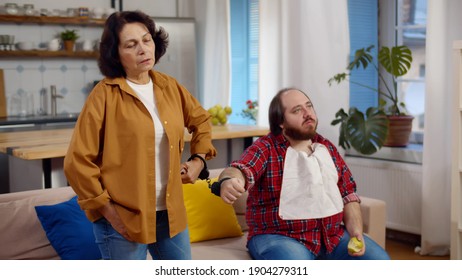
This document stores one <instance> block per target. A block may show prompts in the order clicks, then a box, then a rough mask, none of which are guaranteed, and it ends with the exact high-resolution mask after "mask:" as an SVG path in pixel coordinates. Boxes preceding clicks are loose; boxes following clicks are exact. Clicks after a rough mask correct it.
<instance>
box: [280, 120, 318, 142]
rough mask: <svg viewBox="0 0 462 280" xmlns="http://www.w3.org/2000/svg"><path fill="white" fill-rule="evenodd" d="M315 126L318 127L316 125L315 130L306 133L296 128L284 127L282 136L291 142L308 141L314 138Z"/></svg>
mask: <svg viewBox="0 0 462 280" xmlns="http://www.w3.org/2000/svg"><path fill="white" fill-rule="evenodd" d="M317 126H318V124H317V123H316V126H315V128H314V129H312V130H310V131H308V132H305V131H302V130H301V129H299V128H296V127H292V126H286V127H285V128H284V134H285V135H286V136H287V137H289V138H291V139H293V140H297V141H301V140H310V139H313V138H314V136H315V135H316V128H317Z"/></svg>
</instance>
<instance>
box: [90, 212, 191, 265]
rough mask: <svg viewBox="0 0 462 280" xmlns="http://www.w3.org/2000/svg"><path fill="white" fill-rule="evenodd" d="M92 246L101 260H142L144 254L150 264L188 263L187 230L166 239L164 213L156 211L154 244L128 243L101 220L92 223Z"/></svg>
mask: <svg viewBox="0 0 462 280" xmlns="http://www.w3.org/2000/svg"><path fill="white" fill-rule="evenodd" d="M93 232H94V234H95V238H96V244H97V245H98V247H99V250H100V251H101V255H102V256H103V259H105V260H145V259H146V256H147V251H148V250H149V253H150V254H151V256H152V258H153V259H154V260H190V259H191V245H190V243H189V231H188V229H186V230H184V231H183V232H181V233H179V234H177V235H175V236H174V237H173V238H170V237H169V225H168V215H167V211H157V242H156V243H151V244H141V243H136V242H131V241H128V240H126V239H125V238H123V237H122V235H120V234H119V233H118V232H117V231H115V230H114V229H113V228H112V226H111V224H110V223H109V222H108V221H107V220H106V219H104V218H102V219H99V220H98V221H96V222H95V223H93Z"/></svg>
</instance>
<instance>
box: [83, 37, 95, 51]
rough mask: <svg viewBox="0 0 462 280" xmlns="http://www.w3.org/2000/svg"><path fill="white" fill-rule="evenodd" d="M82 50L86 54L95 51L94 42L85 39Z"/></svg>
mask: <svg viewBox="0 0 462 280" xmlns="http://www.w3.org/2000/svg"><path fill="white" fill-rule="evenodd" d="M82 49H83V50H84V51H86V52H90V51H93V41H92V40H89V39H85V40H84V41H83V42H82Z"/></svg>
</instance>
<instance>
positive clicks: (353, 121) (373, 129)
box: [345, 107, 388, 155]
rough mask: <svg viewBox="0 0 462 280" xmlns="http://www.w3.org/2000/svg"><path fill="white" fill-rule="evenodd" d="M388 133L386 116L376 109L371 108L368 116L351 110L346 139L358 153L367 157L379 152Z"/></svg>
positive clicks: (368, 110)
mask: <svg viewBox="0 0 462 280" xmlns="http://www.w3.org/2000/svg"><path fill="white" fill-rule="evenodd" d="M387 133H388V119H387V117H386V114H385V113H384V112H383V111H382V110H379V109H378V108H376V107H370V108H369V109H367V111H366V116H365V115H364V114H363V113H362V112H361V111H359V110H358V109H356V108H354V107H353V108H351V109H350V111H349V117H348V120H347V122H346V128H345V138H346V139H347V141H349V143H350V144H351V146H352V147H353V148H354V149H355V150H357V151H358V152H360V153H362V154H366V155H370V154H373V153H375V152H377V151H378V150H379V149H380V148H381V147H382V146H383V144H384V142H385V139H386V136H387Z"/></svg>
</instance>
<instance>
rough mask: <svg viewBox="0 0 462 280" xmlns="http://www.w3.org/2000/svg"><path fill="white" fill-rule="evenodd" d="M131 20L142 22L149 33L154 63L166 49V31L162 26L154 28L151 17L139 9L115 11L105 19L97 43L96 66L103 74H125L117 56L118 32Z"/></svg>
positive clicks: (107, 75) (122, 75) (111, 76)
mask: <svg viewBox="0 0 462 280" xmlns="http://www.w3.org/2000/svg"><path fill="white" fill-rule="evenodd" d="M133 22H139V23H142V24H144V25H145V26H146V28H147V29H148V31H149V33H151V36H152V38H153V40H154V44H155V46H156V51H155V53H154V57H155V60H156V61H155V63H158V62H159V59H160V58H161V57H162V56H163V55H164V54H165V52H166V51H167V46H168V33H167V32H165V30H164V29H163V28H162V27H159V28H158V29H157V30H156V24H155V23H154V21H153V20H152V18H151V17H149V16H148V15H146V14H144V13H143V12H140V11H123V12H115V13H113V14H112V15H110V16H109V18H108V19H107V20H106V23H105V25H104V30H103V35H101V43H100V45H99V58H98V66H99V70H100V71H101V73H102V74H103V75H104V76H106V77H110V78H117V77H126V76H127V73H125V69H124V68H123V66H122V63H121V62H120V57H119V40H120V38H119V34H120V31H122V28H123V27H124V26H125V24H127V23H133Z"/></svg>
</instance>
